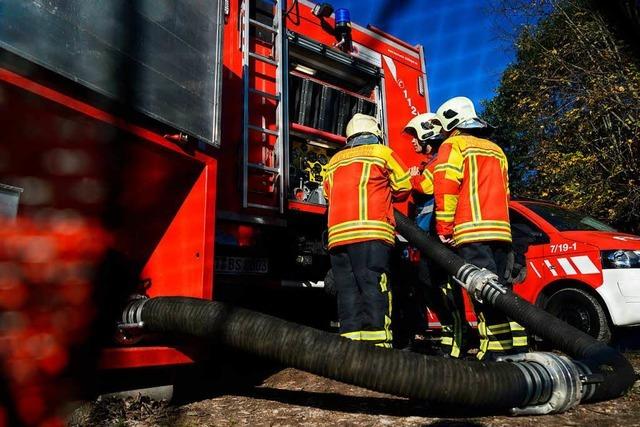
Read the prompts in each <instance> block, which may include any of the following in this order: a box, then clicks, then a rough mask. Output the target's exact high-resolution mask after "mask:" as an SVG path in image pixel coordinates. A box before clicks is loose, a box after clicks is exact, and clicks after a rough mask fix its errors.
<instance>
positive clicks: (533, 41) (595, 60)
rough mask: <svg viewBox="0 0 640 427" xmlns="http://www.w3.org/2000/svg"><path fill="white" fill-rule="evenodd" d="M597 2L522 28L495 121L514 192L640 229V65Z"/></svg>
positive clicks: (564, 8) (491, 117)
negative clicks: (547, 200) (507, 160)
mask: <svg viewBox="0 0 640 427" xmlns="http://www.w3.org/2000/svg"><path fill="white" fill-rule="evenodd" d="M594 1H595V0H593V1H590V0H557V1H553V2H552V6H553V8H552V10H551V11H550V12H549V13H548V14H546V15H545V16H544V17H542V18H541V19H540V20H539V21H538V23H537V25H535V26H529V27H525V28H523V29H522V31H521V32H520V34H519V36H518V39H517V43H516V49H517V55H516V61H515V62H514V63H513V64H512V65H511V66H509V67H508V68H507V70H506V71H505V72H504V74H503V76H502V80H501V83H500V86H499V88H498V90H497V94H496V96H495V97H494V98H493V99H491V100H490V101H488V102H487V103H486V104H485V105H484V106H485V118H486V119H487V120H488V121H489V122H491V123H493V124H495V125H497V126H498V130H497V131H496V135H495V138H494V139H495V140H496V142H498V143H499V144H500V145H501V146H502V147H503V148H504V149H505V151H506V153H507V155H508V156H509V160H510V168H511V172H510V173H511V176H510V179H511V187H512V193H513V194H516V195H519V196H528V197H537V198H544V199H549V200H554V201H556V202H558V203H560V204H562V205H564V206H567V207H570V208H574V209H578V210H581V211H584V212H586V213H589V214H591V215H593V216H595V217H599V218H602V219H605V220H608V221H609V222H611V223H612V224H614V225H616V226H617V227H619V228H620V229H621V230H626V231H631V232H640V221H639V220H640V60H639V58H638V57H637V56H635V52H634V51H632V50H631V49H629V47H628V46H626V45H625V43H624V42H623V41H622V39H621V38H620V37H618V35H617V34H616V30H615V28H613V27H612V25H611V23H610V22H609V21H608V20H607V19H606V18H605V17H604V16H603V15H602V14H601V13H600V11H599V10H598V9H597V8H596V7H595V2H594ZM534 3H535V2H534Z"/></svg>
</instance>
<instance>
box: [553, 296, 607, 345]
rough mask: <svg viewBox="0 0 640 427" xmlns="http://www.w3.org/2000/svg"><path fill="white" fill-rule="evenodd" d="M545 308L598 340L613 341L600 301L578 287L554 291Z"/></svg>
mask: <svg viewBox="0 0 640 427" xmlns="http://www.w3.org/2000/svg"><path fill="white" fill-rule="evenodd" d="M544 309H545V310H546V311H548V312H549V313H551V314H553V315H554V316H556V317H558V318H559V319H561V320H564V321H565V322H567V323H568V324H570V325H572V326H575V327H576V328H578V329H580V330H582V331H584V332H586V333H587V334H589V335H591V336H592V337H594V338H595V339H597V340H598V341H602V342H604V343H607V344H608V343H609V341H611V327H610V326H609V320H608V319H607V313H606V312H605V310H604V308H603V307H602V305H601V304H600V302H599V301H598V300H597V299H596V298H595V297H594V296H593V295H590V294H589V293H587V292H585V291H583V290H582V289H577V288H564V289H560V290H558V291H556V292H555V293H553V294H552V295H551V296H550V297H549V298H548V299H547V300H546V303H545V305H544Z"/></svg>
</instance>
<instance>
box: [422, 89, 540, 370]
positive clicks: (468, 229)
mask: <svg viewBox="0 0 640 427" xmlns="http://www.w3.org/2000/svg"><path fill="white" fill-rule="evenodd" d="M436 114H437V118H438V120H439V121H440V124H441V125H442V129H443V133H444V135H445V136H446V137H447V139H446V140H445V141H444V142H443V144H442V146H441V147H440V151H439V152H438V158H437V160H436V165H435V168H434V188H435V190H434V195H435V202H436V233H437V234H438V236H439V237H440V240H441V241H442V242H443V243H448V244H452V245H453V246H454V247H455V248H456V249H457V250H458V253H459V254H460V256H461V257H462V258H464V260H465V261H467V262H469V263H471V264H474V265H476V266H478V267H480V268H486V269H487V270H490V271H492V272H494V273H496V274H497V275H498V277H499V278H500V280H501V281H502V282H503V284H505V285H507V286H508V283H506V281H505V277H507V276H506V273H507V272H506V269H507V268H508V267H507V264H508V262H507V259H508V256H509V252H511V250H512V246H511V226H510V223H509V206H508V203H509V181H508V175H507V158H506V156H505V155H504V152H503V151H502V149H500V147H498V146H497V145H496V144H494V143H493V142H491V141H489V140H487V139H485V138H483V136H484V135H486V134H487V133H488V130H489V127H488V125H487V123H486V122H484V121H483V120H481V119H479V118H478V116H477V115H476V112H475V108H474V106H473V102H471V100H470V99H468V98H465V97H456V98H452V99H450V100H448V101H446V102H445V103H444V104H442V105H441V106H440V108H438V111H437V113H436ZM508 273H510V272H508ZM475 309H476V315H477V317H478V333H479V335H480V351H479V352H478V358H479V359H484V360H487V359H492V358H495V357H497V356H500V355H502V354H507V353H514V352H521V351H526V348H527V337H526V333H525V331H524V329H523V328H522V327H521V326H520V325H519V324H517V323H516V322H510V321H509V319H508V318H507V317H506V316H505V315H504V314H502V313H500V312H499V311H497V310H495V309H493V308H492V307H490V306H488V305H484V304H480V303H475Z"/></svg>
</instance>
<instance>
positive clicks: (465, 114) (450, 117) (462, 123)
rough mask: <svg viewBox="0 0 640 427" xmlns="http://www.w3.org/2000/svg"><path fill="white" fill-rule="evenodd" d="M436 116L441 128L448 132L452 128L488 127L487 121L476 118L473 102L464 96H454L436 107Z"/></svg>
mask: <svg viewBox="0 0 640 427" xmlns="http://www.w3.org/2000/svg"><path fill="white" fill-rule="evenodd" d="M436 116H437V117H438V120H439V121H440V124H442V128H443V129H444V130H445V131H447V132H450V131H452V130H453V129H456V128H458V129H477V128H486V127H488V125H487V122H485V121H484V120H481V119H480V118H478V115H477V114H476V109H475V108H474V106H473V102H472V101H471V100H470V99H469V98H467V97H464V96H456V97H455V98H451V99H450V100H448V101H445V103H444V104H442V105H441V106H440V108H438V111H437V112H436Z"/></svg>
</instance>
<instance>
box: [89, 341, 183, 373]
mask: <svg viewBox="0 0 640 427" xmlns="http://www.w3.org/2000/svg"><path fill="white" fill-rule="evenodd" d="M193 362H194V359H193V358H192V356H190V355H187V354H185V353H183V352H182V351H181V350H179V349H177V348H173V347H160V346H155V347H130V348H124V347H123V348H107V349H104V350H103V351H102V356H101V358H100V364H99V366H100V368H101V369H127V368H129V369H130V368H145V367H151V366H168V365H186V364H189V363H193Z"/></svg>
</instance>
